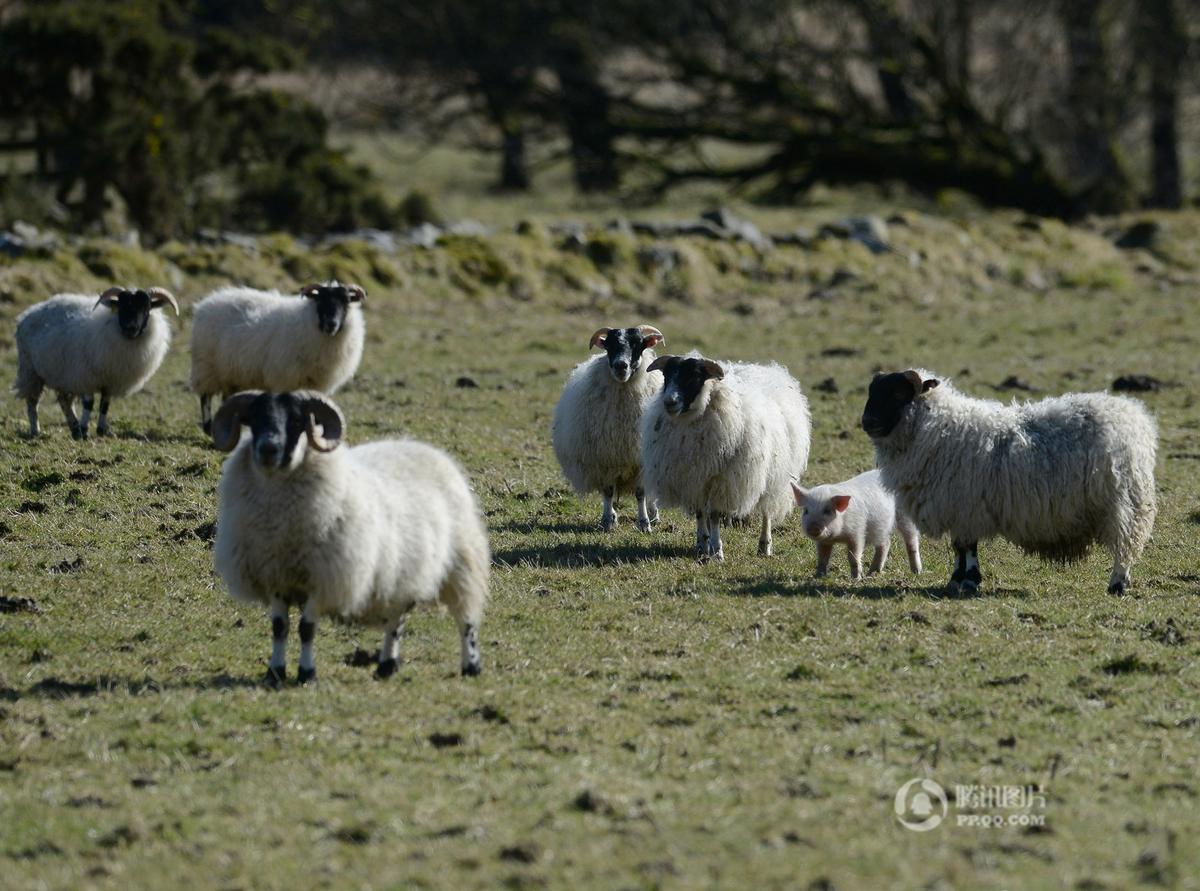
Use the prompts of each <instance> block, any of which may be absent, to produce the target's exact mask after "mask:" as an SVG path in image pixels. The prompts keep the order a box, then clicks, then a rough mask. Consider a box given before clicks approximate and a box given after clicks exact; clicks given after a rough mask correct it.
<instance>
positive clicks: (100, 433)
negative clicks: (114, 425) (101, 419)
mask: <svg viewBox="0 0 1200 891" xmlns="http://www.w3.org/2000/svg"><path fill="white" fill-rule="evenodd" d="M96 435H97V436H108V428H107V427H97V428H96Z"/></svg>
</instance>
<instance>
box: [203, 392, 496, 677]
mask: <svg viewBox="0 0 1200 891" xmlns="http://www.w3.org/2000/svg"><path fill="white" fill-rule="evenodd" d="M243 426H246V427H248V428H249V429H250V435H249V436H248V437H245V438H244V439H243V440H242V442H241V445H240V446H239V445H238V440H239V437H240V435H241V430H242V427H243ZM343 430H344V421H343V418H342V413H341V411H340V410H339V409H338V407H337V406H336V405H335V404H334V403H333V402H331V401H330V400H329V399H328V398H327V397H325V396H324V395H322V394H321V393H317V392H312V391H301V392H296V393H282V394H272V393H263V392H260V391H251V392H246V393H238V394H236V395H234V396H231V397H230V398H229V399H227V400H226V401H225V402H224V403H223V404H222V405H221V408H220V410H219V411H218V412H217V414H216V417H215V418H214V419H213V431H212V432H213V441H214V443H215V444H216V446H217V448H219V449H221V450H223V451H230V450H234V451H233V454H232V455H230V457H229V458H228V459H227V460H226V461H225V465H224V468H223V470H222V473H221V482H220V485H219V487H218V501H219V505H218V514H217V536H216V545H215V552H214V561H215V564H216V570H217V573H218V574H219V575H220V576H221V578H222V579H223V580H224V581H225V584H226V585H227V586H228V588H229V593H230V594H231V595H232V596H233V597H234V598H235V599H237V600H241V601H246V602H250V603H258V604H262V605H264V606H266V607H268V608H269V610H270V614H271V633H272V638H273V641H274V647H273V650H272V653H271V660H270V663H269V668H268V670H267V681H268V683H270V684H272V685H277V684H279V683H281V682H282V681H283V680H284V678H285V675H286V669H285V663H286V651H287V636H288V611H289V608H290V607H292V606H298V607H300V609H301V610H302V613H301V618H300V646H301V649H300V663H299V671H298V680H299V681H300V683H307V682H308V681H311V680H312V679H313V678H315V677H316V665H315V663H314V660H313V652H312V645H313V638H314V636H315V634H316V625H317V620H318V618H320V617H321V616H337V617H340V618H343V619H347V620H351V621H355V622H358V623H363V624H369V625H375V626H379V627H382V628H383V629H384V636H383V645H382V647H381V648H380V651H379V664H378V666H377V675H378V676H379V677H387V676H389V675H391V674H392V673H393V672H395V670H396V663H397V659H398V658H399V649H400V638H401V637H402V635H403V633H404V624H405V619H406V617H407V615H408V613H409V611H410V610H411V609H412V608H413V607H414V606H415V605H417V604H419V603H431V602H434V601H437V602H440V603H442V604H444V605H445V606H446V608H447V609H448V610H449V611H450V613H451V614H452V615H453V616H454V617H455V618H456V619H457V620H458V625H459V631H460V634H461V638H462V673H463V674H464V675H476V674H479V673H480V671H482V663H481V660H480V655H479V639H478V633H479V622H480V619H481V618H482V615H483V608H484V605H485V603H486V601H487V596H488V573H489V566H490V556H489V552H488V540H487V529H486V528H485V526H484V523H483V519H482V517H481V516H480V512H479V505H478V504H477V503H476V500H475V496H474V494H473V493H472V491H471V488H470V485H469V483H468V482H467V479H466V476H465V475H464V473H463V471H462V469H461V468H460V467H459V466H458V464H456V463H455V462H454V461H453V460H452V459H451V458H450V457H449V456H448V455H446V454H445V453H444V452H441V451H439V450H438V449H435V448H434V447H432V446H429V445H425V444H424V443H420V442H415V441H412V440H385V441H380V442H371V443H367V444H365V445H360V446H356V447H354V448H339V447H338V446H339V444H340V442H341V439H342V433H343ZM235 447H236V450H235Z"/></svg>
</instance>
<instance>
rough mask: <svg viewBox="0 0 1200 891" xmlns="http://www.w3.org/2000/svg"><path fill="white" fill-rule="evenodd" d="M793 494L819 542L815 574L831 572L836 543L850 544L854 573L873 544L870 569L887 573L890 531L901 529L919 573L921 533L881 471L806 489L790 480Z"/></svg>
mask: <svg viewBox="0 0 1200 891" xmlns="http://www.w3.org/2000/svg"><path fill="white" fill-rule="evenodd" d="M792 494H793V495H795V496H796V504H797V505H799V506H800V508H801V511H802V514H801V519H800V525H801V528H802V529H803V530H804V532H805V534H806V535H808V537H809V538H811V539H812V540H813V541H815V542H816V543H817V571H816V575H817V577H818V578H819V577H821V576H823V575H825V574H826V573H827V572H828V571H829V558H830V557H831V556H832V554H833V546H834V545H835V544H837V543H839V542H840V543H842V544H844V545H846V550H847V552H848V554H849V557H850V577H851V578H855V579H856V578H859V577H860V576H861V575H862V556H863V550H864V549H865V548H867V547H873V548H875V559H874V560H872V561H871V569H870V573H871V574H872V575H873V574H875V573H877V572H882V571H883V566H884V564H885V563H886V562H887V558H888V550H889V549H890V548H891V543H892V529H893V528H896V529H899V530H900V537H901V538H902V539H903V540H904V546H905V549H906V550H907V551H908V565H909V568H911V569H912V571H913V572H914V573H916V574H918V575H919V574H920V572H921V546H920V534H919V533H918V532H917V527H916V526H914V525H913V522H912V520H910V519H909V518H908V517H907V516H906V515H905V514H904V512H903V511H901V510H897V509H896V498H895V496H893V495H892V494H891V493H890V492H888V491H887V490H886V489H884V488H883V484H882V483H881V482H880V480H879V471H878V470H868V471H867V472H866V473H860V474H859V475H858V476H856V477H854V478H853V479H848V480H845V481H843V482H840V483H829V484H827V485H824V486H814V487H813V488H811V489H804V488H802V487H801V486H800V484H799V483H796V482H793V483H792Z"/></svg>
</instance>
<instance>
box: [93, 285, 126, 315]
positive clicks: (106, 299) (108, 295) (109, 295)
mask: <svg viewBox="0 0 1200 891" xmlns="http://www.w3.org/2000/svg"><path fill="white" fill-rule="evenodd" d="M124 290H125V289H124V288H121V287H112V288H109V289H108V290H107V291H105V292H104V293H103V294H101V295H100V299H99V300H97V301H96V306H99V305H100V304H101V303H103V304H104V305H105V306H107V307H109V308H111V307H112V305H113V301H114V300H115V299H116V298H117V297H119V296H120V294H121V292H122V291H124ZM96 306H93V307H92V312H95V311H96Z"/></svg>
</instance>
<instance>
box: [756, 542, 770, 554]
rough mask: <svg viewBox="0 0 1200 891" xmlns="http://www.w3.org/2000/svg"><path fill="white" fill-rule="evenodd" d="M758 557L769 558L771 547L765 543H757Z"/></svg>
mask: <svg viewBox="0 0 1200 891" xmlns="http://www.w3.org/2000/svg"><path fill="white" fill-rule="evenodd" d="M758 556H760V557H770V556H771V545H770V544H768V543H767V542H765V541H760V542H759V543H758Z"/></svg>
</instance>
